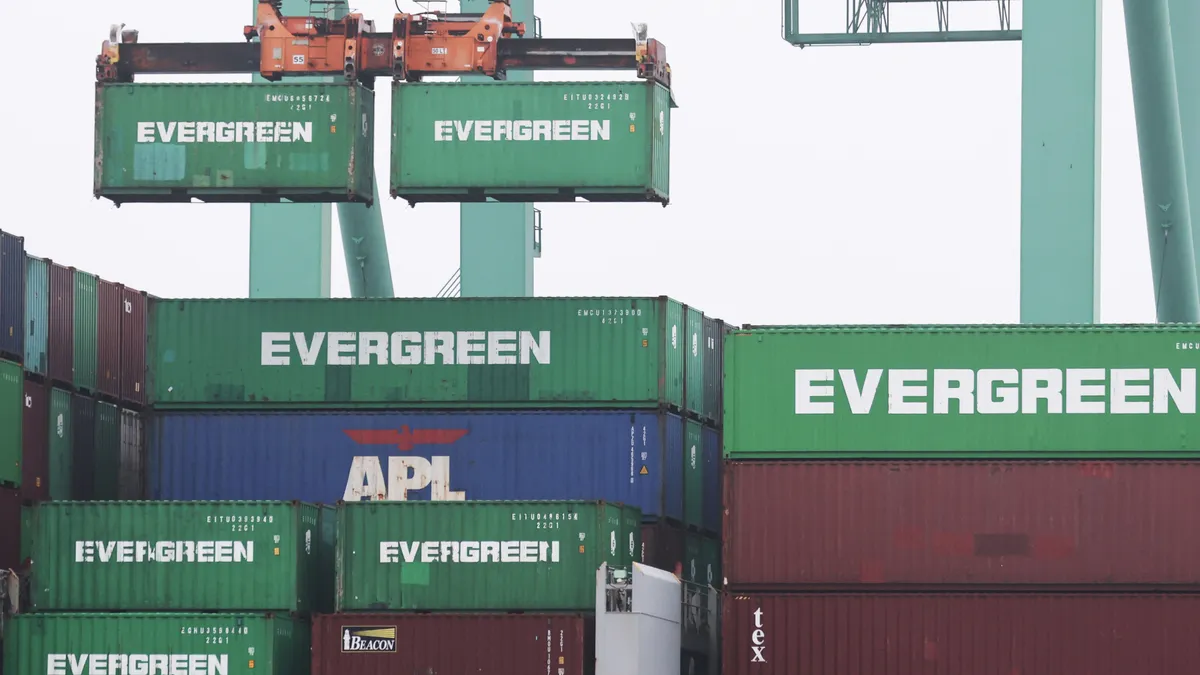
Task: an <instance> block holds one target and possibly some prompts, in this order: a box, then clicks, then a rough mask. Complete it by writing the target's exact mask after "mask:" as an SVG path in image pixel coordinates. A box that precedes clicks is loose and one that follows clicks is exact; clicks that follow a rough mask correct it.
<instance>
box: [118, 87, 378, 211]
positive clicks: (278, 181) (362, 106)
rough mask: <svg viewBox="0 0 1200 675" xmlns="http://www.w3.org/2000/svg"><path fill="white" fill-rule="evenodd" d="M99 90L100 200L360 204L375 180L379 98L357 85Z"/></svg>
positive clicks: (367, 197)
mask: <svg viewBox="0 0 1200 675" xmlns="http://www.w3.org/2000/svg"><path fill="white" fill-rule="evenodd" d="M263 91H264V90H263V87H262V85H261V84H254V83H186V84H184V83H162V84H159V83H154V84H148V83H144V82H140V83H137V84H97V85H96V162H95V167H96V170H95V183H94V185H95V189H94V192H95V195H96V198H97V199H99V198H107V199H111V200H112V201H113V202H114V203H115V204H117V205H118V206H119V205H120V204H121V203H123V202H188V201H191V200H192V199H199V200H201V201H207V202H243V203H245V202H250V203H254V202H278V201H280V200H281V199H287V200H290V201H292V202H359V203H364V204H371V203H372V202H373V201H374V199H375V195H374V180H375V168H374V167H375V135H374V126H375V94H374V92H372V91H371V90H370V89H367V88H365V87H363V86H362V85H361V84H359V83H353V84H334V83H328V84H324V83H322V84H308V83H305V84H275V85H272V87H271V90H270V92H269V93H266V94H264V93H263Z"/></svg>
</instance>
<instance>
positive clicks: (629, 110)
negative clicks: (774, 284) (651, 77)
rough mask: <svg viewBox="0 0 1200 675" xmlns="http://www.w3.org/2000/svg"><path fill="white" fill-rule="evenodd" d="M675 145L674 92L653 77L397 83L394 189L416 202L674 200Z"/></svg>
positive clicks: (395, 194)
mask: <svg viewBox="0 0 1200 675" xmlns="http://www.w3.org/2000/svg"><path fill="white" fill-rule="evenodd" d="M452 111H457V112H452ZM447 118H449V119H447ZM495 141H500V142H495ZM670 151H671V92H670V90H668V89H667V88H666V87H664V86H662V85H660V84H657V83H654V82H650V81H640V82H469V83H468V82H436V83H412V82H395V83H393V85H392V175H391V185H392V190H391V193H392V197H401V198H404V199H406V200H408V201H409V203H411V204H415V203H417V202H422V201H448V202H468V201H469V202H478V201H484V200H485V199H488V198H494V199H496V200H498V201H515V202H521V201H529V202H533V201H537V202H551V201H575V199H576V198H577V197H579V198H583V199H587V200H589V201H594V202H598V201H606V202H659V203H661V204H663V205H664V206H666V204H667V202H668V201H669V197H670V195H669V192H670V190H669V184H670V166H671V162H670Z"/></svg>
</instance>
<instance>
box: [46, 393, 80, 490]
mask: <svg viewBox="0 0 1200 675" xmlns="http://www.w3.org/2000/svg"><path fill="white" fill-rule="evenodd" d="M49 438H50V443H49V451H50V499H70V498H71V497H72V496H73V495H72V494H71V468H72V466H73V465H74V453H73V451H72V446H73V442H72V436H71V393H70V392H68V391H65V390H63V389H59V388H58V387H54V388H53V389H51V390H50V429H49Z"/></svg>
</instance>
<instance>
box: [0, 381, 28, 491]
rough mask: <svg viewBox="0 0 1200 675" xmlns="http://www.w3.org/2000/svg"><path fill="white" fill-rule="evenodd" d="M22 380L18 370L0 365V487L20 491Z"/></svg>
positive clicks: (23, 400)
mask: <svg viewBox="0 0 1200 675" xmlns="http://www.w3.org/2000/svg"><path fill="white" fill-rule="evenodd" d="M24 415H25V376H24V374H23V373H22V371H21V366H19V365H17V364H15V363H10V362H8V361H0V485H11V486H13V487H21V449H22V445H21V443H22V439H21V426H22V424H21V419H22V417H24Z"/></svg>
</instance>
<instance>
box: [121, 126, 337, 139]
mask: <svg viewBox="0 0 1200 675" xmlns="http://www.w3.org/2000/svg"><path fill="white" fill-rule="evenodd" d="M312 128H313V123H312V122H138V123H137V142H138V143H312V139H313V131H312Z"/></svg>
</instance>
